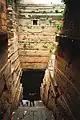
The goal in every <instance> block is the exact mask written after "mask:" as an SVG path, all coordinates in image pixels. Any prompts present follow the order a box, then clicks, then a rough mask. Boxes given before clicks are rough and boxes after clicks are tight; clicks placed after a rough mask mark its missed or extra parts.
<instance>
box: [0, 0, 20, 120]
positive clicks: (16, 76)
mask: <svg viewBox="0 0 80 120" xmlns="http://www.w3.org/2000/svg"><path fill="white" fill-rule="evenodd" d="M0 2H1V1H0ZM2 2H3V0H2ZM4 2H5V1H4ZM5 6H6V3H5V4H4V7H3V8H5ZM12 9H14V6H12V5H11V6H9V5H8V11H7V12H8V16H7V17H8V18H7V19H8V21H7V22H8V32H9V33H8V35H7V33H6V31H5V30H6V23H5V22H6V18H5V16H6V9H5V11H3V13H1V14H0V15H1V19H0V20H1V21H2V24H1V26H0V28H1V31H0V45H1V46H0V119H1V120H9V119H10V117H11V114H12V112H13V110H14V109H15V108H16V107H17V106H18V104H19V101H20V96H21V93H22V86H21V84H20V77H21V68H20V63H19V58H18V48H17V44H18V43H17V41H18V37H17V32H16V28H15V24H16V23H15V22H16V18H15V14H16V13H15V12H14V11H13V10H12ZM9 10H10V11H9ZM14 19H15V20H14ZM0 23H1V22H0ZM3 23H4V24H3Z"/></svg>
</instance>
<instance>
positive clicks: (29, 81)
mask: <svg viewBox="0 0 80 120" xmlns="http://www.w3.org/2000/svg"><path fill="white" fill-rule="evenodd" d="M44 72H45V70H31V69H30V70H26V71H23V74H22V78H21V83H22V86H23V99H24V100H25V99H27V100H29V99H30V93H35V95H34V100H40V99H41V98H40V86H41V83H42V82H43V77H44Z"/></svg>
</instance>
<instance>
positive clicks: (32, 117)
mask: <svg viewBox="0 0 80 120" xmlns="http://www.w3.org/2000/svg"><path fill="white" fill-rule="evenodd" d="M13 120H54V118H53V114H52V112H51V111H49V110H48V109H47V108H46V107H45V106H44V105H43V103H42V101H35V106H33V107H30V106H28V107H27V106H26V105H25V106H22V105H20V106H19V108H18V109H17V111H16V112H15V114H14V115H13Z"/></svg>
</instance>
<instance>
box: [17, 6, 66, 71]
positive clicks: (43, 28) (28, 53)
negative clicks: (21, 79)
mask: <svg viewBox="0 0 80 120" xmlns="http://www.w3.org/2000/svg"><path fill="white" fill-rule="evenodd" d="M59 7H60V8H59ZM56 9H59V10H60V11H58V13H56V12H55V10H56ZM63 9H64V6H63V5H62V6H59V5H57V6H52V5H36V4H34V5H33V4H32V5H31V4H29V5H24V4H20V5H19V6H18V12H19V41H18V42H19V58H20V63H21V67H22V69H26V68H27V69H28V68H29V69H45V68H46V67H47V63H48V61H49V57H50V52H51V49H52V47H53V44H54V39H55V32H56V31H57V25H58V24H60V23H62V20H61V18H62V11H63Z"/></svg>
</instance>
